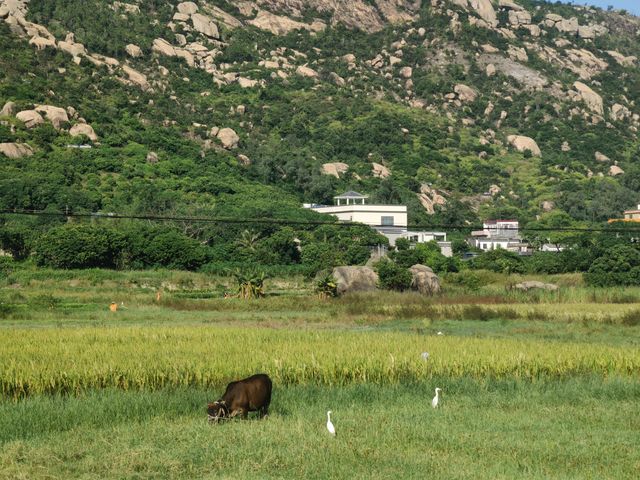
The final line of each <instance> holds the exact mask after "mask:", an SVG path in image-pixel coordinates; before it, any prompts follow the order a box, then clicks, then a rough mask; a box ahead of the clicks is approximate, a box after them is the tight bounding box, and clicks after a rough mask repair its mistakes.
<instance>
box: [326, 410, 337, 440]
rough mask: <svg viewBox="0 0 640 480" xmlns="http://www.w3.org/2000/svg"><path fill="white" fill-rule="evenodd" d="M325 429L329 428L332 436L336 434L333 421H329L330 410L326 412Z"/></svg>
mask: <svg viewBox="0 0 640 480" xmlns="http://www.w3.org/2000/svg"><path fill="white" fill-rule="evenodd" d="M327 430H329V433H330V434H331V435H333V436H334V437H335V436H336V427H334V426H333V423H331V410H329V411H328V412H327Z"/></svg>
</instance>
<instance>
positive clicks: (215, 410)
mask: <svg viewBox="0 0 640 480" xmlns="http://www.w3.org/2000/svg"><path fill="white" fill-rule="evenodd" d="M207 414H208V415H209V421H210V422H216V423H217V422H219V421H220V420H222V419H224V418H228V417H229V408H228V407H227V404H226V402H225V401H224V400H218V401H217V402H213V403H209V404H208V405H207Z"/></svg>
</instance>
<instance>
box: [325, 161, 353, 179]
mask: <svg viewBox="0 0 640 480" xmlns="http://www.w3.org/2000/svg"><path fill="white" fill-rule="evenodd" d="M348 171H349V165H347V164H346V163H343V162H329V163H323V164H322V173H323V174H325V175H332V176H334V177H336V178H340V175H342V174H343V173H347V172H348Z"/></svg>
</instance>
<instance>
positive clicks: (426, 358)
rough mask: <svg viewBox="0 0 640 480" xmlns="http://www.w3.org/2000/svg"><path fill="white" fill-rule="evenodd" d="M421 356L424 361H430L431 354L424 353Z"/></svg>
mask: <svg viewBox="0 0 640 480" xmlns="http://www.w3.org/2000/svg"><path fill="white" fill-rule="evenodd" d="M421 356H422V359H423V360H429V352H422V355H421Z"/></svg>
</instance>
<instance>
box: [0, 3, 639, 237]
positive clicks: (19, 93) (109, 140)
mask: <svg viewBox="0 0 640 480" xmlns="http://www.w3.org/2000/svg"><path fill="white" fill-rule="evenodd" d="M0 19H1V20H2V21H1V22H0V107H2V106H3V108H2V111H1V112H0V152H1V155H0V172H1V174H0V207H1V208H3V209H6V208H12V209H13V208H16V209H37V210H41V209H49V210H54V211H63V210H66V211H69V210H71V211H76V212H95V211H116V212H122V213H132V214H149V213H152V214H181V215H186V214H188V215H194V214H198V215H224V216H236V217H256V216H269V217H272V216H282V217H287V218H301V217H303V216H305V215H306V216H307V217H308V215H310V212H303V211H302V209H300V208H299V204H300V203H302V202H303V201H304V202H327V201H330V199H331V197H332V196H333V195H334V194H336V192H340V191H342V190H345V189H347V188H349V189H355V190H358V191H363V192H366V193H369V194H371V195H372V197H373V198H374V200H377V201H380V202H404V203H406V204H408V205H409V206H410V215H411V220H412V223H420V224H425V225H426V224H433V225H441V224H461V223H464V222H467V223H469V224H470V223H476V222H477V221H478V220H479V219H480V218H482V217H485V216H505V215H506V216H517V217H518V218H520V219H521V221H523V222H527V221H534V220H535V219H536V218H537V217H540V216H542V217H541V218H542V219H543V220H544V218H545V216H547V217H553V218H555V219H556V220H557V219H560V220H561V221H562V222H563V224H570V223H572V222H601V221H604V220H606V219H607V218H608V217H611V216H617V215H619V213H620V211H621V210H623V209H625V208H629V207H631V206H632V205H635V204H636V203H637V202H638V201H639V200H640V198H638V193H637V192H638V190H639V188H640V142H639V141H638V128H640V70H639V67H638V58H639V57H640V19H639V18H637V17H633V16H630V15H627V14H625V13H624V12H617V11H602V10H599V9H595V8H586V7H573V6H568V5H560V4H550V3H546V2H542V1H535V0H518V1H510V0H494V1H492V0H425V1H420V0H414V1H409V0H255V1H248V0H228V1H225V0H210V1H198V2H182V3H179V2H175V1H172V0H145V1H137V2H136V1H131V2H130V3H125V2H120V1H98V0H82V1H81V0H70V1H68V2H63V3H61V2H56V1H55V0H31V1H28V0H0ZM307 217H305V218H307ZM256 228H257V227H256ZM188 233H189V235H190V236H193V237H196V238H198V237H199V236H200V237H202V235H204V233H203V231H202V230H199V229H194V230H193V231H189V232H188Z"/></svg>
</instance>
